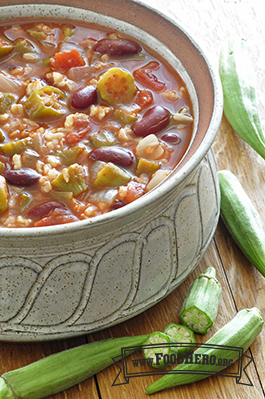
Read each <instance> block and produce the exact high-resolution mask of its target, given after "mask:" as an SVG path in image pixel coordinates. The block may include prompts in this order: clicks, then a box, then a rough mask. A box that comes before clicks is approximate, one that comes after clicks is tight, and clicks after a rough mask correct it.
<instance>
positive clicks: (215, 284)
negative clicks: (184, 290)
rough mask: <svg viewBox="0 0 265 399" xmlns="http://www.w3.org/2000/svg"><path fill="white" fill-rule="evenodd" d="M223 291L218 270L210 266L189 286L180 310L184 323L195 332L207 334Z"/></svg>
mask: <svg viewBox="0 0 265 399" xmlns="http://www.w3.org/2000/svg"><path fill="white" fill-rule="evenodd" d="M221 291H222V288H221V285H220V283H219V281H218V280H217V279H216V270H215V268H214V267H209V268H208V269H207V270H205V272H204V273H203V274H200V275H199V276H198V277H196V278H195V280H194V281H193V282H192V284H191V285H190V287H189V291H188V294H187V296H186V298H185V301H184V303H183V305H182V308H181V311H180V319H181V321H182V323H183V324H184V325H186V326H187V327H189V328H190V329H191V330H192V331H194V332H195V333H198V334H206V333H207V331H208V330H209V328H211V327H212V325H213V323H214V321H215V318H216V315H217V311H218V305H219V299H220V295H221Z"/></svg>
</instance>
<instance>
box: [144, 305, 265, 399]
mask: <svg viewBox="0 0 265 399" xmlns="http://www.w3.org/2000/svg"><path fill="white" fill-rule="evenodd" d="M263 325H264V321H263V319H262V316H261V313H260V311H259V309H257V308H252V309H242V310H240V311H239V312H238V313H237V315H236V316H235V317H234V318H233V319H232V320H231V321H230V322H229V323H227V324H226V325H225V326H224V327H222V328H221V329H220V330H219V331H217V333H216V334H215V335H213V336H212V337H211V338H210V339H209V340H208V341H207V342H206V343H205V344H207V346H205V345H201V346H200V347H199V349H197V350H196V351H195V352H194V353H193V354H192V355H191V356H192V357H191V359H190V360H189V361H183V362H182V363H181V364H179V365H178V366H177V367H175V368H174V372H179V373H176V374H173V373H172V374H170V373H168V374H166V375H165V376H163V377H162V378H160V379H159V380H157V381H156V382H154V383H153V384H151V385H150V386H149V387H147V388H146V393H148V394H149V395H150V394H153V393H155V392H159V391H162V390H163V389H167V388H171V387H174V386H178V385H183V384H190V383H192V382H195V381H199V380H202V379H204V378H207V377H208V376H209V375H210V374H213V373H218V372H220V371H221V370H223V369H225V368H227V367H228V366H230V365H231V364H233V363H234V362H235V361H236V360H237V359H238V358H239V355H240V353H241V351H239V350H233V348H238V349H241V348H242V350H243V353H244V352H245V351H246V350H247V349H248V348H249V347H250V345H251V344H252V342H253V341H254V340H255V338H256V337H257V336H258V335H259V334H260V332H261V331H262V329H263ZM217 346H218V347H217ZM220 347H221V348H220ZM231 349H232V350H231ZM213 359H214V360H215V362H213V361H212V360H213ZM220 360H221V361H220ZM203 371H204V373H203ZM207 372H209V374H207Z"/></svg>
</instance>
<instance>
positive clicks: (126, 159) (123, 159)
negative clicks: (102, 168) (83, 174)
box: [89, 147, 134, 167]
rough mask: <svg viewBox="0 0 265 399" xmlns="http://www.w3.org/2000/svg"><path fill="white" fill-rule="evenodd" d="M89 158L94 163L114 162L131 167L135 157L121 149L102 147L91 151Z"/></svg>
mask: <svg viewBox="0 0 265 399" xmlns="http://www.w3.org/2000/svg"><path fill="white" fill-rule="evenodd" d="M89 157H90V158H91V159H93V161H103V162H112V163H114V164H115V165H119V166H124V167H126V166H131V165H132V164H133V162H134V155H133V153H132V152H131V151H129V150H127V149H124V148H119V147H100V148H96V149H95V150H93V151H91V153H90V155H89Z"/></svg>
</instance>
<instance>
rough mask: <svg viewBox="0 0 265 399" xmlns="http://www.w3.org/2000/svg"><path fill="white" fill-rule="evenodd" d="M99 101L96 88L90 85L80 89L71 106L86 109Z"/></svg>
mask: <svg viewBox="0 0 265 399" xmlns="http://www.w3.org/2000/svg"><path fill="white" fill-rule="evenodd" d="M96 101H97V89H96V87H95V86H92V85H88V86H84V87H81V88H80V89H78V90H77V91H76V92H75V94H74V95H73V97H72V101H71V105H72V107H73V108H79V109H84V108H87V107H89V106H90V105H92V104H95V102H96Z"/></svg>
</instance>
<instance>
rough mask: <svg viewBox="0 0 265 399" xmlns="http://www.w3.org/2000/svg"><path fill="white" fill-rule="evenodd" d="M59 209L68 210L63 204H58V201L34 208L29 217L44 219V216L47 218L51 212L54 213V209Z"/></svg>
mask: <svg viewBox="0 0 265 399" xmlns="http://www.w3.org/2000/svg"><path fill="white" fill-rule="evenodd" d="M57 208H65V209H66V206H65V205H64V204H62V203H61V202H56V201H51V202H45V203H44V204H41V205H38V206H35V208H32V209H31V210H30V211H29V213H28V215H29V217H30V218H42V217H43V216H46V215H47V214H48V213H49V212H51V211H54V209H57Z"/></svg>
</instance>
